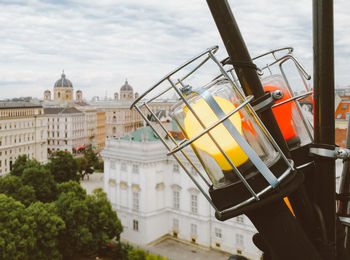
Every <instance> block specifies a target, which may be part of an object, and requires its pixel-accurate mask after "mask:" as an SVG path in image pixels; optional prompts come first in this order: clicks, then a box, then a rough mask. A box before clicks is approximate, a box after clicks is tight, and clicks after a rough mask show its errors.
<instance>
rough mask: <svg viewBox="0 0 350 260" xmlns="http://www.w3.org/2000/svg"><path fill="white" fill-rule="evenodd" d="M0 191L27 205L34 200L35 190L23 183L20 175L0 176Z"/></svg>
mask: <svg viewBox="0 0 350 260" xmlns="http://www.w3.org/2000/svg"><path fill="white" fill-rule="evenodd" d="M0 193H4V194H6V195H7V196H9V197H12V198H14V199H15V200H18V201H20V202H22V203H23V204H24V205H26V206H28V205H29V204H30V203H32V202H34V201H36V196H35V190H34V188H33V187H31V186H29V185H23V183H22V180H21V178H20V177H17V176H12V175H7V176H5V177H3V178H0Z"/></svg>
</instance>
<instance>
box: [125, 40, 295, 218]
mask: <svg viewBox="0 0 350 260" xmlns="http://www.w3.org/2000/svg"><path fill="white" fill-rule="evenodd" d="M217 49H218V47H212V48H209V49H208V50H206V51H204V52H202V53H201V54H199V55H198V56H196V57H194V58H193V59H191V60H190V61H188V62H186V63H185V64H184V65H182V66H181V67H179V68H177V69H176V70H174V71H173V72H171V73H169V74H168V75H166V76H165V77H164V78H163V79H161V80H160V81H159V82H158V83H157V84H155V85H154V86H153V87H151V88H150V89H149V90H148V91H146V92H145V93H144V94H142V95H141V96H140V97H139V98H138V99H137V100H136V101H135V102H134V103H133V105H132V107H134V108H135V109H136V110H137V111H138V112H139V113H140V114H141V116H142V117H143V118H144V119H145V121H146V122H147V123H148V124H149V125H150V126H151V127H152V129H153V130H154V131H155V133H156V134H157V136H158V137H159V138H160V139H161V141H162V142H163V143H164V145H165V146H166V147H167V149H168V150H169V152H168V155H173V156H174V157H175V159H176V160H177V161H178V162H179V163H180V165H181V166H182V167H183V168H184V170H185V172H186V173H187V174H188V176H189V177H190V178H191V179H192V181H193V182H194V183H195V185H196V186H197V187H198V189H199V190H200V191H201V192H202V193H203V194H204V196H205V197H206V198H207V199H208V201H209V202H210V203H211V205H212V206H213V207H214V209H215V210H216V213H217V214H216V215H217V217H218V218H220V216H221V215H222V214H227V213H230V214H231V216H232V214H237V215H238V214H241V210H242V208H245V207H248V206H251V205H252V204H254V205H255V204H256V203H257V202H259V201H263V200H264V198H265V197H266V196H267V194H269V193H270V192H272V191H273V189H274V188H276V187H278V186H279V185H280V184H281V183H282V182H283V181H284V180H285V179H286V178H287V176H289V175H290V174H291V173H292V172H294V169H293V162H292V161H290V160H288V159H287V158H286V157H285V155H284V154H283V153H282V151H281V150H280V148H279V147H278V145H277V144H276V142H275V141H274V140H273V138H272V136H271V135H270V134H269V132H268V130H267V129H266V127H265V126H264V125H263V123H262V122H261V121H260V119H259V117H258V116H257V115H256V113H255V111H254V110H253V108H252V107H251V105H250V101H251V100H252V99H253V97H252V96H249V97H245V96H244V94H243V93H242V91H241V90H240V89H239V88H238V87H237V86H236V85H235V84H234V82H233V80H232V78H231V77H230V76H229V75H228V74H227V73H226V71H225V70H224V68H223V67H222V65H221V64H220V62H218V60H217V59H216V57H215V56H214V54H215V52H216V51H217ZM209 61H210V62H213V63H214V64H215V66H216V68H217V69H218V70H219V71H220V72H221V73H222V76H221V77H218V78H216V79H214V80H211V81H210V82H209V83H206V84H194V85H190V84H187V83H186V82H185V81H186V80H187V79H188V78H190V76H191V77H193V76H194V74H196V72H198V71H199V69H200V68H201V67H202V66H204V64H206V63H207V62H209ZM193 63H196V65H193ZM191 65H192V66H193V67H194V68H193V69H192V70H190V71H189V72H187V73H185V75H182V76H181V77H180V78H178V79H177V80H176V81H174V80H173V79H172V78H175V77H177V74H178V73H180V72H182V71H183V70H185V68H187V67H188V66H191ZM198 73H199V72H198ZM199 75H201V74H200V73H199ZM202 75H206V74H202ZM163 83H165V86H166V87H165V88H164V89H160V90H159V91H158V92H157V94H154V93H153V95H152V92H155V90H156V89H158V88H160V86H161V85H164V84H163ZM171 90H172V91H174V93H176V95H177V96H178V102H177V103H176V104H175V105H174V106H173V107H172V109H171V111H170V117H171V118H172V119H173V120H174V121H175V122H176V124H177V126H178V127H179V129H180V130H181V132H182V133H183V136H185V140H184V141H183V142H181V143H178V142H177V141H176V140H175V139H174V138H171V143H169V142H168V141H167V140H166V139H165V138H164V136H167V137H171V134H170V133H169V130H168V129H167V128H166V127H165V126H164V125H163V124H162V122H161V120H160V119H159V118H157V116H156V113H155V112H154V111H152V110H151V108H150V106H149V103H150V102H152V101H155V100H156V99H158V98H160V97H161V96H162V95H165V94H166V93H167V92H169V91H171ZM146 99H147V100H146ZM145 100H146V101H145ZM148 114H151V115H152V116H153V118H155V122H151V121H150V120H148V118H149V117H147V115H148ZM160 128H161V129H162V130H160ZM188 150H192V151H193V153H194V154H195V155H196V156H197V158H198V160H199V161H200V163H201V165H202V167H203V169H204V170H205V172H206V176H205V175H202V173H201V172H200V171H199V170H198V169H197V167H195V164H194V163H193V161H192V160H191V159H190V157H191V156H189V152H187V151H188ZM187 165H191V166H192V167H194V168H195V169H197V171H198V174H199V175H200V176H201V177H202V180H203V181H204V183H206V184H207V185H208V187H207V190H206V189H205V188H203V187H202V186H201V185H200V183H199V182H198V181H197V180H196V179H195V178H193V176H191V174H190V171H189V169H188V167H187Z"/></svg>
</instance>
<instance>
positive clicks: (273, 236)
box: [207, 0, 320, 259]
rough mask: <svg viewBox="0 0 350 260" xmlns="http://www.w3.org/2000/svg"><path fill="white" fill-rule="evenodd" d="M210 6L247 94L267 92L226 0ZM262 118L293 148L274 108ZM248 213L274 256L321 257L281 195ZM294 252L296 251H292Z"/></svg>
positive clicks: (281, 142) (282, 142)
mask: <svg viewBox="0 0 350 260" xmlns="http://www.w3.org/2000/svg"><path fill="white" fill-rule="evenodd" d="M207 3H208V6H209V9H210V11H211V13H212V15H213V18H214V21H215V23H216V25H217V28H218V30H219V32H220V35H221V38H222V40H223V42H224V45H225V47H226V50H227V52H228V54H229V56H230V59H231V62H233V63H237V64H239V66H235V71H236V74H237V76H238V79H239V81H240V83H241V86H242V88H243V90H244V92H245V94H247V95H250V94H253V95H254V97H255V99H257V98H259V97H261V96H263V95H264V94H265V92H264V90H263V87H262V85H261V82H260V80H259V77H258V75H257V72H256V69H255V68H254V66H252V60H251V57H250V55H249V52H248V50H247V47H246V45H245V43H244V40H243V38H242V35H241V33H240V30H239V28H238V25H237V23H236V21H235V19H234V16H233V14H232V12H231V9H230V7H229V5H228V3H227V1H226V0H207ZM260 118H261V120H262V121H263V123H264V124H265V125H266V127H267V128H268V130H269V131H270V133H271V135H272V136H273V137H274V139H275V140H276V142H277V143H278V145H279V146H280V147H281V149H282V151H283V152H284V153H285V154H286V155H287V156H288V157H290V152H289V150H288V147H287V145H286V142H285V140H284V138H283V135H282V133H281V131H280V128H279V126H278V124H277V122H276V120H275V118H274V116H273V113H272V111H271V109H269V110H266V111H265V112H263V113H261V114H260ZM248 217H249V218H250V219H251V220H252V222H253V224H254V225H255V227H256V228H257V229H258V231H259V232H260V234H261V235H262V237H263V240H264V241H266V242H267V243H268V245H267V246H268V248H269V249H270V250H271V255H272V256H273V259H320V256H319V254H318V252H317V251H316V249H315V248H314V246H313V244H312V243H311V242H310V240H309V239H308V237H307V236H306V234H305V232H304V231H303V229H302V228H301V227H300V225H299V224H298V223H297V221H296V219H295V218H294V217H293V216H292V214H291V213H290V211H289V210H288V208H287V207H286V205H285V204H284V203H283V201H282V199H281V200H278V201H275V202H274V203H271V204H270V205H268V206H266V207H264V208H260V209H258V210H255V211H254V212H250V213H249V215H248ZM291 252H293V253H291Z"/></svg>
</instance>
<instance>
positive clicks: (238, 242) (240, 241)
mask: <svg viewBox="0 0 350 260" xmlns="http://www.w3.org/2000/svg"><path fill="white" fill-rule="evenodd" d="M179 226H180V224H179V220H178V219H177V218H174V219H173V230H174V231H175V232H176V234H177V233H178V232H179V231H180V228H179ZM190 230H191V236H192V237H197V235H198V233H197V230H198V228H197V224H193V223H191V225H190ZM214 235H215V237H216V238H217V239H219V240H221V239H222V238H223V234H222V229H221V228H217V227H215V228H214ZM235 240H236V246H239V247H243V246H244V236H243V235H242V234H236V235H235Z"/></svg>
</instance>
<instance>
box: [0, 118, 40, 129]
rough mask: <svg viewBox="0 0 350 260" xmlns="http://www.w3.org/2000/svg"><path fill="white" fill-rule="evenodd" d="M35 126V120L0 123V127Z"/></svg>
mask: <svg viewBox="0 0 350 260" xmlns="http://www.w3.org/2000/svg"><path fill="white" fill-rule="evenodd" d="M31 126H32V127H33V126H34V121H31V122H28V121H27V122H13V123H2V124H0V129H17V128H27V127H31ZM37 126H40V120H39V121H38V124H37Z"/></svg>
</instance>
